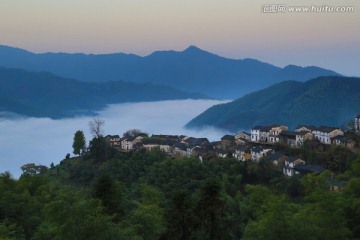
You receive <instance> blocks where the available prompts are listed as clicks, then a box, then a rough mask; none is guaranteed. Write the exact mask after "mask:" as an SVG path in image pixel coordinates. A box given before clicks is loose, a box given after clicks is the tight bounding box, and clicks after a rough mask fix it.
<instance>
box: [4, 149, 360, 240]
mask: <svg viewBox="0 0 360 240" xmlns="http://www.w3.org/2000/svg"><path fill="white" fill-rule="evenodd" d="M330 150H331V149H330ZM333 151H334V152H333V153H334V154H335V156H334V158H335V157H336V154H337V153H338V151H339V152H340V153H341V154H340V155H342V154H343V153H344V152H343V149H341V150H339V149H334V150H333ZM346 154H347V153H346V152H345V155H346ZM270 166H271V165H269V162H268V161H267V160H266V159H264V161H260V163H250V162H249V163H244V162H241V161H237V160H235V159H221V160H214V161H204V162H200V161H199V160H198V159H172V158H170V157H168V156H166V155H165V154H164V153H162V152H161V151H153V152H149V153H145V152H137V153H117V154H116V155H114V156H113V158H112V159H107V160H106V159H104V160H103V161H98V160H97V159H96V158H95V155H92V154H91V153H90V154H89V155H87V156H86V157H79V158H71V159H67V160H63V161H62V163H61V164H60V165H58V166H54V168H51V169H48V170H47V171H46V172H43V173H39V172H38V173H36V174H23V175H22V176H21V177H20V179H18V180H15V179H13V178H12V177H11V175H10V174H9V173H3V174H0V192H1V194H0V239H1V238H3V239H34V240H42V239H70V240H72V239H120V240H121V239H132V240H141V239H143V240H145V239H149V240H152V239H154V240H157V239H166V240H168V239H169V240H170V239H171V240H172V239H175V240H178V239H179V240H185V239H193V240H195V239H199V240H200V239H260V240H261V239H334V240H335V239H356V238H357V237H358V236H359V235H360V228H359V226H360V217H359V216H360V156H357V157H356V158H354V159H353V158H351V159H350V160H349V164H348V168H349V169H348V170H347V171H346V172H345V173H343V174H341V175H338V176H335V179H336V178H339V179H343V180H346V181H347V184H346V185H345V186H343V188H342V189H340V190H339V191H331V190H330V189H332V188H330V186H331V184H332V183H331V182H329V178H330V177H331V176H332V173H331V172H330V171H325V172H323V173H322V174H320V175H311V174H310V175H306V176H304V177H300V176H298V177H293V178H286V177H283V176H279V175H278V174H277V173H276V171H277V170H276V168H271V167H270ZM32 167H33V166H32ZM279 172H280V171H279V170H278V173H279Z"/></svg>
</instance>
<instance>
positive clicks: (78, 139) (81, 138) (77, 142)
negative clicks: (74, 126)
mask: <svg viewBox="0 0 360 240" xmlns="http://www.w3.org/2000/svg"><path fill="white" fill-rule="evenodd" d="M85 146H86V140H85V135H84V133H83V131H81V130H78V131H76V133H75V136H74V143H73V145H72V147H73V149H74V151H73V153H74V154H77V155H80V154H82V153H83V152H84V150H85Z"/></svg>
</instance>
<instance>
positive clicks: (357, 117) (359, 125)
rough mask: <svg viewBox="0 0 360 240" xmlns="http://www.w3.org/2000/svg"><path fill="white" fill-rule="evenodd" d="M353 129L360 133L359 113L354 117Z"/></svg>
mask: <svg viewBox="0 0 360 240" xmlns="http://www.w3.org/2000/svg"><path fill="white" fill-rule="evenodd" d="M354 130H355V132H357V133H360V114H359V115H357V116H356V117H355V125H354Z"/></svg>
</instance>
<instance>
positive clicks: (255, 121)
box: [186, 77, 360, 131]
mask: <svg viewBox="0 0 360 240" xmlns="http://www.w3.org/2000/svg"><path fill="white" fill-rule="evenodd" d="M358 113H360V78H348V77H319V78H316V79H312V80H310V81H307V82H305V83H301V82H296V81H285V82H282V83H279V84H275V85H273V86H271V87H268V88H266V89H263V90H260V91H257V92H254V93H251V94H248V95H246V96H244V97H242V98H239V99H237V100H235V101H233V102H230V103H226V104H221V105H217V106H214V107H211V108H209V109H208V110H206V111H205V112H204V113H202V114H200V115H199V116H197V117H196V118H194V119H193V120H191V121H190V122H189V123H188V124H187V125H186V127H188V128H201V127H204V126H214V127H218V128H223V129H227V130H230V131H237V130H241V129H249V128H251V127H253V126H255V125H267V124H274V123H281V124H286V125H287V126H289V127H290V128H294V127H296V126H297V125H298V124H313V125H334V126H340V125H342V124H343V123H344V122H346V121H348V120H350V119H352V118H353V117H354V115H356V114H358Z"/></svg>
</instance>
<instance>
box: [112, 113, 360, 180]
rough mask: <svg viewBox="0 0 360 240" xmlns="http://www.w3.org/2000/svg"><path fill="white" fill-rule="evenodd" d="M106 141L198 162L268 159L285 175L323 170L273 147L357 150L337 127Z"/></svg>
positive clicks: (134, 135)
mask: <svg viewBox="0 0 360 240" xmlns="http://www.w3.org/2000/svg"><path fill="white" fill-rule="evenodd" d="M351 131H353V132H355V133H357V134H359V133H360V114H359V115H357V116H356V117H355V120H354V128H353V129H352V130H351ZM106 139H107V141H108V142H109V143H110V144H111V146H112V147H114V148H115V149H117V150H119V151H123V152H130V151H137V150H140V149H145V150H146V151H151V150H153V149H160V150H161V151H163V152H164V153H166V154H168V155H170V156H173V157H195V158H199V159H200V161H205V160H210V159H213V158H227V157H233V158H235V159H237V160H239V161H255V162H259V161H260V160H261V159H263V158H267V159H270V160H271V161H272V162H273V164H274V165H276V166H277V167H279V168H280V169H282V172H283V174H284V175H285V176H289V177H291V176H294V175H295V174H302V175H304V174H307V173H321V172H322V171H324V167H322V166H320V165H310V164H306V162H305V161H304V160H302V159H301V158H299V157H298V156H287V155H285V154H284V153H282V152H278V151H276V150H275V149H274V146H275V145H276V144H284V145H286V146H289V147H291V148H301V147H302V146H303V144H304V143H305V141H318V142H319V143H320V144H323V145H327V146H331V145H334V146H343V147H345V148H348V149H351V150H353V151H356V150H357V142H356V141H355V140H354V139H353V138H351V137H349V136H346V134H345V133H344V131H343V130H341V129H340V128H338V127H328V126H319V127H317V126H306V125H299V126H298V127H297V128H296V129H295V130H294V131H289V129H288V127H287V126H285V125H276V124H273V125H270V126H256V127H253V128H252V129H251V131H250V133H248V132H244V131H243V132H240V133H238V134H236V135H224V136H223V137H222V138H221V139H220V141H215V142H210V141H209V140H208V139H207V138H194V137H189V136H184V135H180V136H179V135H152V136H150V137H149V136H148V135H147V134H146V133H143V132H141V131H136V130H135V131H129V132H127V133H126V134H124V136H123V137H120V136H119V135H107V136H106Z"/></svg>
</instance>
